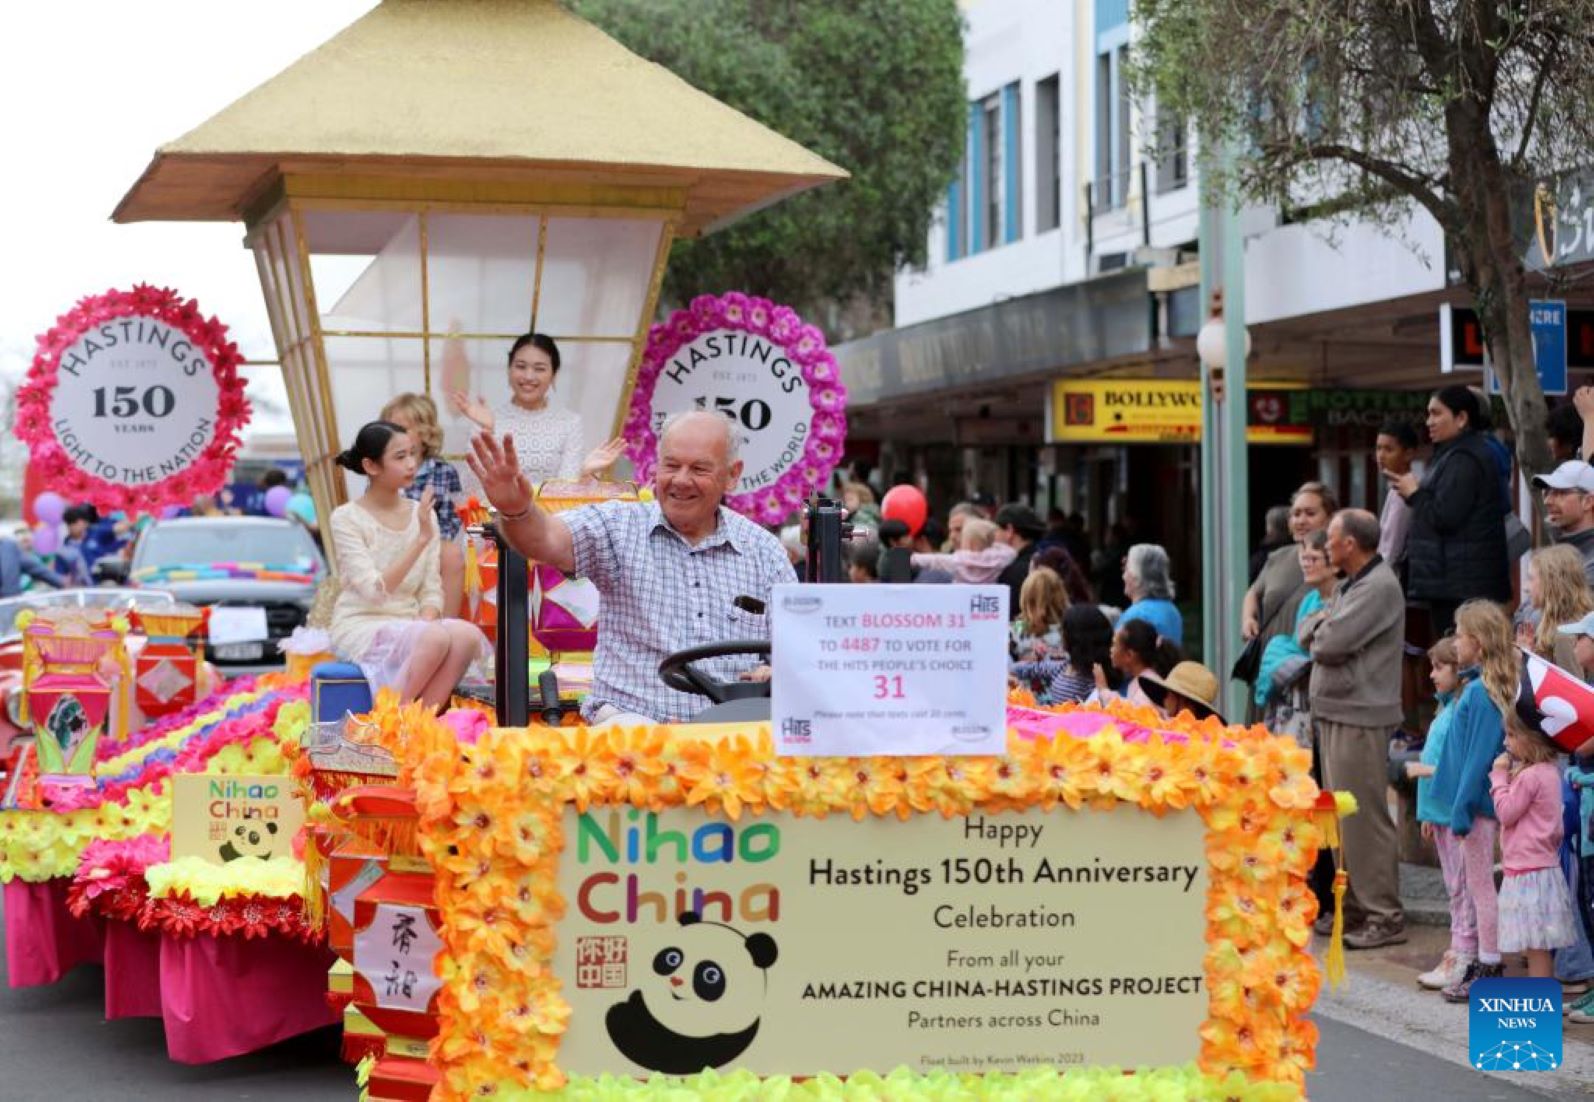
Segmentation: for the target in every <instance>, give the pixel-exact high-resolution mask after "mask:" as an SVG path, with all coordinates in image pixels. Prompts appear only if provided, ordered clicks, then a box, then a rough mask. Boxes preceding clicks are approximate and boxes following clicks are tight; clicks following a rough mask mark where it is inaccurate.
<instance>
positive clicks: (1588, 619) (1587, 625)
mask: <svg viewBox="0 0 1594 1102" xmlns="http://www.w3.org/2000/svg"><path fill="white" fill-rule="evenodd" d="M1555 630H1556V631H1558V632H1560V633H1561V634H1562V635H1566V636H1570V637H1571V639H1572V654H1573V655H1574V656H1575V657H1576V659H1577V668H1576V669H1574V670H1570V671H1569V672H1571V673H1575V674H1577V675H1578V676H1579V677H1581V678H1582V679H1583V680H1585V681H1587V680H1588V677H1589V671H1590V670H1594V612H1591V613H1589V614H1588V615H1587V616H1585V617H1583V618H1582V619H1581V620H1574V621H1572V622H1571V623H1570V624H1562V625H1561V626H1560V627H1558V628H1556V629H1555Z"/></svg>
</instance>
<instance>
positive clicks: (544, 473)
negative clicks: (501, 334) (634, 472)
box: [449, 333, 625, 486]
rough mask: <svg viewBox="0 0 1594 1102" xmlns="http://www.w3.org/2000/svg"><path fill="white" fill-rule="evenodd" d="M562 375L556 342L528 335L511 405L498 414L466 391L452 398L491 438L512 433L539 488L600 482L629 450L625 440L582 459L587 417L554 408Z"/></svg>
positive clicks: (521, 343)
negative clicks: (552, 482)
mask: <svg viewBox="0 0 1594 1102" xmlns="http://www.w3.org/2000/svg"><path fill="white" fill-rule="evenodd" d="M558 374H559V346H558V345H556V344H555V343H554V341H553V338H552V337H549V336H546V335H545V334H542V333H527V334H525V335H524V336H522V337H519V338H517V339H516V340H515V343H514V344H513V345H511V346H510V349H509V390H510V400H509V401H508V402H506V403H504V404H503V405H501V406H499V407H498V408H497V409H493V408H492V407H490V406H488V404H487V402H486V399H484V398H480V397H476V398H472V397H471V396H470V395H468V394H466V393H465V392H464V391H460V390H456V391H454V393H453V394H451V395H450V396H449V397H450V399H451V401H452V402H453V406H454V409H455V410H456V411H458V412H459V413H461V414H463V415H464V416H466V417H468V418H470V420H472V421H474V422H475V423H476V424H477V425H478V426H479V427H480V428H481V430H482V431H483V432H485V433H486V434H487V435H488V436H491V437H493V438H494V439H497V438H499V437H501V436H503V435H505V434H506V433H507V434H508V435H509V436H510V437H511V438H512V439H513V440H514V442H515V452H516V455H517V456H518V457H519V459H520V469H521V470H522V471H523V472H525V475H526V477H527V478H528V479H529V480H530V481H531V484H532V485H534V486H535V485H536V484H537V483H539V482H544V481H546V480H548V479H550V478H594V477H596V476H597V475H598V473H599V472H601V471H603V470H604V469H605V468H607V467H608V466H609V465H610V464H611V463H613V462H614V461H615V460H616V459H618V458H620V453H621V451H622V450H624V448H625V440H624V439H623V438H620V437H616V438H615V439H613V440H610V441H609V442H608V443H607V444H604V445H603V446H601V447H598V448H594V449H593V450H592V451H591V452H589V453H587V456H586V458H585V459H583V458H582V456H581V441H582V431H581V417H580V416H579V415H578V414H576V413H574V412H573V411H571V410H567V409H555V408H553V407H552V406H550V405H549V404H548V395H549V393H550V392H551V391H552V390H553V384H554V379H555V377H557V376H558Z"/></svg>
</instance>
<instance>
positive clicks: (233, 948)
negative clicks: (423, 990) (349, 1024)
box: [160, 934, 339, 1064]
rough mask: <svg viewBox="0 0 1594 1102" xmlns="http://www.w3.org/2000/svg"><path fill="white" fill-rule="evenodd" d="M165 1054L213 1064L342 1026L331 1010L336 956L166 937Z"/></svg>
mask: <svg viewBox="0 0 1594 1102" xmlns="http://www.w3.org/2000/svg"><path fill="white" fill-rule="evenodd" d="M160 941H161V945H160V991H161V1009H162V1014H161V1016H162V1017H163V1018H164V1019H165V1022H166V1054H167V1055H168V1056H170V1057H171V1058H172V1059H173V1060H176V1061H177V1062H178V1063H180V1064H207V1063H210V1062H211V1061H213V1060H225V1059H227V1057H229V1056H241V1055H243V1054H244V1053H246V1052H255V1051H257V1050H259V1049H263V1048H266V1047H267V1046H269V1045H274V1044H276V1043H277V1042H278V1041H285V1040H287V1039H288V1038H289V1037H296V1036H298V1035H299V1034H301V1033H308V1032H309V1031H310V1030H312V1029H319V1028H321V1027H322V1026H326V1025H333V1024H335V1023H336V1022H337V1021H338V1020H339V1015H338V1013H337V1012H336V1011H334V1010H332V1009H331V1008H330V1007H329V1006H327V1001H326V989H327V969H328V968H330V967H332V960H333V955H332V952H331V950H329V949H326V948H324V947H322V946H319V945H303V944H301V943H299V942H297V941H292V940H289V939H287V938H280V937H264V938H249V939H245V938H241V937H184V938H177V937H172V936H171V935H169V934H162V935H161V939H160Z"/></svg>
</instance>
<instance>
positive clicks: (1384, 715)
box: [1298, 509, 1406, 949]
mask: <svg viewBox="0 0 1594 1102" xmlns="http://www.w3.org/2000/svg"><path fill="white" fill-rule="evenodd" d="M1328 561H1329V562H1330V563H1332V564H1333V565H1334V567H1335V568H1336V569H1337V570H1339V571H1340V572H1341V573H1342V574H1343V575H1344V577H1345V580H1344V581H1342V582H1340V584H1339V587H1338V588H1337V589H1335V590H1334V596H1333V597H1332V598H1331V599H1330V600H1329V603H1328V607H1327V608H1326V609H1325V610H1324V611H1322V612H1320V613H1316V614H1315V615H1312V616H1309V617H1307V618H1306V619H1305V620H1303V621H1302V622H1301V626H1300V632H1299V636H1298V641H1299V642H1300V644H1301V646H1303V647H1305V648H1306V649H1307V650H1308V651H1310V652H1311V655H1312V681H1311V690H1310V691H1311V703H1312V725H1313V728H1314V733H1315V734H1316V736H1317V742H1318V747H1319V753H1320V754H1321V756H1322V763H1323V787H1325V788H1332V789H1338V790H1342V791H1346V792H1349V793H1351V794H1352V795H1353V796H1355V797H1356V808H1357V810H1356V814H1355V815H1352V816H1350V817H1349V818H1347V819H1346V820H1345V822H1344V823H1343V824H1342V826H1341V831H1342V832H1343V839H1344V851H1345V867H1346V870H1347V871H1348V872H1349V873H1350V894H1349V896H1348V897H1347V898H1346V900H1345V903H1346V916H1347V917H1346V925H1347V926H1351V925H1352V924H1354V927H1355V928H1354V929H1348V930H1347V932H1346V934H1345V944H1346V945H1347V946H1348V947H1350V948H1352V949H1376V948H1378V947H1379V946H1382V945H1394V944H1396V943H1398V942H1402V941H1405V940H1406V925H1405V913H1404V911H1403V910H1402V908H1401V904H1400V874H1399V870H1400V866H1399V849H1398V847H1397V845H1396V842H1395V823H1394V820H1393V819H1391V818H1390V815H1389V799H1388V792H1387V787H1388V783H1389V782H1388V779H1387V778H1388V765H1389V733H1390V731H1391V730H1393V729H1394V727H1395V724H1397V723H1399V722H1400V720H1401V715H1402V711H1401V704H1400V657H1401V651H1402V648H1403V645H1404V642H1405V634H1406V602H1405V599H1404V597H1403V596H1402V595H1401V592H1400V582H1399V581H1398V580H1397V579H1396V578H1395V574H1394V572H1393V571H1392V570H1390V569H1389V567H1388V565H1387V564H1386V563H1385V562H1384V560H1383V558H1382V557H1381V556H1380V555H1379V554H1378V518H1377V517H1375V516H1373V515H1372V514H1371V513H1369V512H1367V511H1365V510H1362V509H1341V510H1340V511H1339V512H1337V513H1335V514H1334V519H1333V520H1331V521H1329V522H1328Z"/></svg>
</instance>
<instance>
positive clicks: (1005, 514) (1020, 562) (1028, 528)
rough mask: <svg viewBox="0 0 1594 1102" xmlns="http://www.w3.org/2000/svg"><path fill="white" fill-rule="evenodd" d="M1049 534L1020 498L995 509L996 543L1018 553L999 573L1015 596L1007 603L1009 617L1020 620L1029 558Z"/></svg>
mask: <svg viewBox="0 0 1594 1102" xmlns="http://www.w3.org/2000/svg"><path fill="white" fill-rule="evenodd" d="M1045 534H1046V525H1045V524H1043V523H1041V518H1040V517H1039V516H1038V515H1036V513H1035V510H1034V509H1031V508H1030V507H1029V506H1028V505H1025V504H1024V503H1022V502H1019V501H1010V502H1008V503H1007V504H1006V505H1004V506H1002V507H1001V508H1000V509H998V510H997V511H996V542H997V543H1005V544H1006V545H1007V546H1009V547H1011V548H1012V549H1013V550H1014V552H1015V555H1014V557H1013V561H1012V562H1010V563H1008V564H1007V568H1006V569H1005V570H1003V571H1002V573H1001V574H999V575H998V576H997V579H996V580H997V581H998V582H1000V583H1001V584H1002V585H1005V586H1007V588H1008V590H1009V591H1011V593H1012V596H1011V597H1009V598H1008V602H1007V618H1008V619H1009V620H1016V619H1018V604H1019V592H1020V590H1022V589H1023V588H1024V579H1025V578H1027V577H1029V564H1030V560H1031V559H1033V558H1034V557H1035V550H1036V546H1037V543H1038V541H1039V540H1040V538H1041V537H1042V536H1043V535H1045Z"/></svg>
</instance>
